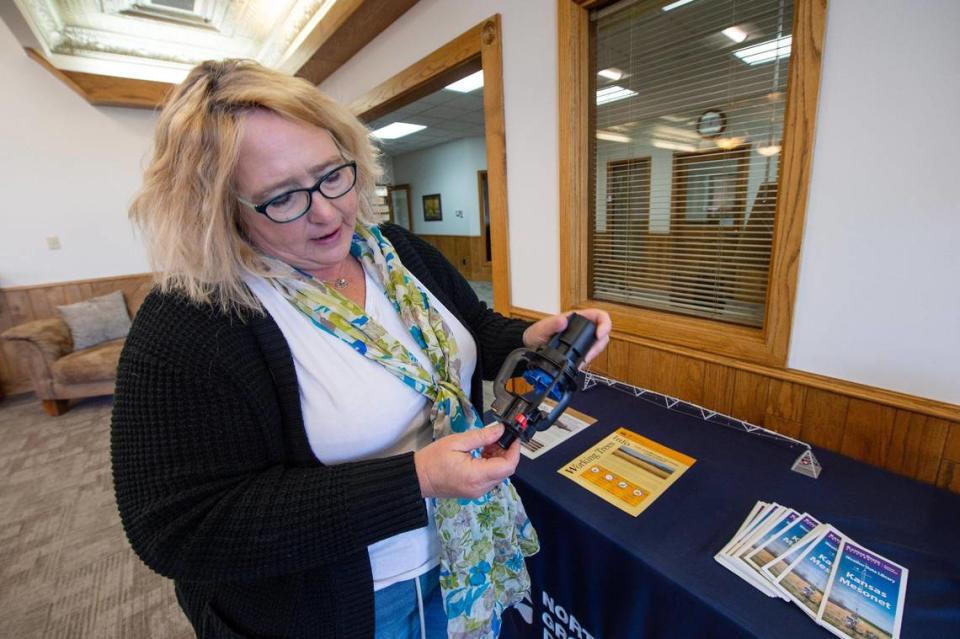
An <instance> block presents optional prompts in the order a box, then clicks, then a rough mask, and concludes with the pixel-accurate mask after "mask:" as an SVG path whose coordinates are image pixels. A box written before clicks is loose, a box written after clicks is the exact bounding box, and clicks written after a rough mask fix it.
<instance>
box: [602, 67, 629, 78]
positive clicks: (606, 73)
mask: <svg viewBox="0 0 960 639" xmlns="http://www.w3.org/2000/svg"><path fill="white" fill-rule="evenodd" d="M597 75H599V76H600V77H601V78H606V79H607V80H613V81H614V82H616V81H617V80H619V79H620V78H622V77H623V71H621V70H620V69H618V68H617V67H610V68H608V69H600V70H599V71H597Z"/></svg>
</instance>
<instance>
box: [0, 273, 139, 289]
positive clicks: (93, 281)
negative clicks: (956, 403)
mask: <svg viewBox="0 0 960 639" xmlns="http://www.w3.org/2000/svg"><path fill="white" fill-rule="evenodd" d="M152 277H153V273H150V272H146V273H131V274H129V275H105V276H103V277H88V278H86V279H82V280H67V281H63V282H44V283H42V284H20V285H17V286H3V287H0V292H2V293H9V292H11V291H34V290H38V289H45V288H60V287H63V286H79V285H81V284H90V285H94V286H96V285H98V284H101V283H104V282H111V283H112V282H122V281H126V280H143V279H144V278H152Z"/></svg>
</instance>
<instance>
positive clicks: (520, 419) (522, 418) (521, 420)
mask: <svg viewBox="0 0 960 639" xmlns="http://www.w3.org/2000/svg"><path fill="white" fill-rule="evenodd" d="M517 423H518V424H520V430H527V416H526V415H524V414H523V413H520V414H519V415H517Z"/></svg>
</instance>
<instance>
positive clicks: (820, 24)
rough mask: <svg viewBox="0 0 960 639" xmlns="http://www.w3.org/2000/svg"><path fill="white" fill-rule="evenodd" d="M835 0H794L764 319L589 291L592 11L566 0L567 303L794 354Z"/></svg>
mask: <svg viewBox="0 0 960 639" xmlns="http://www.w3.org/2000/svg"><path fill="white" fill-rule="evenodd" d="M825 23H826V0H801V1H799V2H798V3H797V6H796V8H795V18H794V43H795V44H794V50H793V57H792V59H791V64H790V71H789V73H790V86H789V89H788V95H787V110H786V120H785V124H786V128H787V130H788V134H787V135H786V136H785V141H784V148H785V150H786V153H785V156H784V157H783V165H782V167H781V174H780V187H779V193H780V200H779V202H778V207H779V210H778V212H777V215H776V219H777V222H776V227H775V229H774V239H773V246H772V256H771V266H770V282H771V283H772V284H771V285H770V286H769V287H768V292H767V300H766V305H767V306H766V317H765V322H764V326H763V328H762V329H754V328H748V327H740V326H734V325H730V324H725V323H722V322H717V321H713V320H706V319H700V318H694V317H686V316H681V315H676V314H672V313H666V312H661V311H655V310H649V309H640V308H636V307H632V306H627V305H624V304H615V303H610V302H602V301H598V300H593V299H590V297H589V283H588V279H587V278H588V272H589V260H588V257H589V255H588V250H589V249H588V247H587V245H588V244H589V242H588V241H587V240H588V234H589V226H588V224H589V215H588V212H589V211H590V193H589V168H588V167H589V162H590V158H589V149H590V143H591V142H592V141H591V140H590V139H589V136H590V131H589V118H590V111H589V109H590V102H589V100H588V99H587V98H588V96H589V95H590V91H589V89H588V86H589V84H588V83H589V82H590V81H591V77H590V76H591V74H590V72H589V66H588V61H589V55H590V51H589V47H590V44H589V37H588V35H589V29H590V24H589V13H588V12H587V10H586V9H584V8H583V7H581V6H580V4H578V3H577V2H575V1H574V0H558V45H559V69H560V77H559V105H560V113H559V122H560V131H559V150H560V185H561V186H560V202H559V208H560V229H561V231H560V260H561V262H560V263H561V268H560V273H561V276H560V277H561V279H560V285H561V289H560V290H561V305H562V308H584V307H591V306H592V307H599V308H603V309H605V310H607V311H608V312H610V314H611V317H612V318H613V320H614V323H615V325H616V326H618V327H619V329H620V330H621V331H623V332H625V333H627V334H631V335H636V336H644V337H645V338H647V339H651V340H654V341H658V342H663V343H665V344H673V345H676V346H679V347H684V348H689V349H695V350H702V351H705V352H707V353H713V354H715V355H722V356H727V357H732V358H734V359H740V360H744V361H747V362H752V363H755V364H760V365H765V366H774V367H777V366H779V367H782V366H784V365H785V364H786V359H787V351H788V347H789V341H790V330H791V323H792V317H793V303H794V295H795V292H796V279H797V267H798V264H799V256H800V243H801V239H802V231H803V219H804V210H805V206H806V197H807V184H808V181H809V175H810V163H811V157H812V150H813V141H814V139H813V135H814V123H815V121H816V107H817V98H818V94H819V86H820V61H821V57H822V50H823V36H824V30H825Z"/></svg>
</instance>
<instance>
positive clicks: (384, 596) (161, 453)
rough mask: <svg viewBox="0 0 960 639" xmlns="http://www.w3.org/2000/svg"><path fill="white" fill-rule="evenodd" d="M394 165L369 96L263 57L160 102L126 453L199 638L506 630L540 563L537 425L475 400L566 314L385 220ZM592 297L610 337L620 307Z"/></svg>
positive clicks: (125, 410)
mask: <svg viewBox="0 0 960 639" xmlns="http://www.w3.org/2000/svg"><path fill="white" fill-rule="evenodd" d="M379 175H380V169H379V167H378V165H377V162H376V155H375V151H374V149H373V147H372V146H371V143H370V141H369V138H368V135H367V131H366V130H365V129H364V127H363V125H362V124H360V122H359V121H358V120H357V119H356V118H355V117H353V116H352V115H351V114H350V113H349V112H348V111H347V110H346V109H344V108H342V107H340V106H339V105H337V104H335V103H334V102H332V101H330V100H329V99H328V98H326V97H325V96H323V95H322V94H321V93H320V92H319V91H317V90H316V88H315V87H313V86H312V85H310V84H309V83H307V82H305V81H303V80H300V79H295V78H290V77H287V76H284V75H281V74H278V73H275V72H272V71H269V70H267V69H265V68H263V67H260V66H259V65H257V64H255V63H252V62H245V61H225V62H207V63H204V64H201V65H200V66H198V67H197V68H195V69H194V70H193V71H192V72H191V73H190V75H189V76H188V77H187V79H186V80H185V81H184V82H183V84H181V85H180V86H179V87H178V88H177V89H175V90H174V92H173V94H172V95H171V96H170V98H169V100H168V102H167V105H166V106H165V108H164V110H163V112H162V113H161V115H160V119H159V121H158V124H157V131H156V140H155V149H154V155H153V158H152V160H151V162H150V164H149V166H148V168H147V171H146V174H145V178H144V186H143V189H142V191H141V193H140V194H139V195H138V197H137V199H136V200H135V202H134V204H133V206H132V208H131V217H132V219H133V220H134V221H135V222H136V223H137V224H138V225H139V226H140V228H141V229H142V230H143V231H144V233H145V235H146V237H147V240H148V245H149V249H150V254H151V258H152V260H153V261H154V265H155V270H156V272H157V273H158V279H159V286H158V288H157V290H155V291H154V292H153V293H151V295H150V296H149V297H148V298H147V299H146V301H145V302H144V304H143V306H142V307H141V309H140V311H139V312H138V314H137V317H136V320H135V322H134V326H133V328H132V330H131V332H130V335H129V336H128V338H127V341H126V345H125V348H124V351H123V355H122V357H121V360H120V366H119V369H118V380H117V389H116V397H115V404H114V413H113V430H112V442H111V443H112V455H113V472H114V481H115V485H116V495H117V503H118V506H119V510H120V515H121V519H122V521H123V525H124V528H125V530H126V532H127V535H128V537H129V539H130V543H131V545H132V546H133V548H134V550H136V552H137V553H138V554H139V555H140V557H141V558H143V560H144V561H145V562H146V563H147V564H148V565H149V566H150V567H151V568H153V569H154V570H156V571H157V572H159V573H160V574H163V575H165V576H168V577H170V578H172V579H173V580H174V582H175V587H176V593H177V597H178V600H179V602H180V605H181V606H182V607H183V609H184V612H185V613H186V615H187V617H188V618H189V619H190V621H191V623H192V624H193V626H194V628H195V629H196V632H197V634H198V636H201V637H237V636H250V637H370V636H374V632H376V636H382V637H403V636H420V633H421V632H423V631H424V629H426V628H428V627H429V628H432V629H435V630H436V631H439V633H440V634H441V636H442V634H443V632H444V630H449V633H450V636H458V637H473V636H478V637H479V636H495V635H496V634H497V632H498V629H499V619H500V614H501V613H502V611H503V610H504V609H505V608H506V607H508V606H510V605H511V604H512V603H514V602H516V601H517V600H519V599H520V598H521V597H522V596H523V593H524V591H525V590H526V589H527V588H528V586H529V579H528V576H527V574H526V569H525V567H524V564H523V557H524V556H529V554H531V553H533V552H535V551H536V549H537V541H536V535H535V533H534V532H533V529H532V527H531V526H530V524H529V522H528V521H527V519H526V515H525V514H524V512H523V507H522V504H521V503H520V501H519V498H518V497H517V496H516V493H515V492H514V490H513V488H512V486H511V485H510V483H509V481H508V480H507V479H506V478H507V477H508V476H509V475H511V474H512V473H513V471H514V469H515V467H516V465H517V462H518V460H519V446H518V444H516V443H515V444H514V445H513V446H512V447H511V448H510V449H509V450H507V451H500V450H499V448H497V446H496V445H495V442H496V441H497V439H498V438H499V436H500V434H501V432H502V426H499V425H497V426H492V427H489V428H481V427H480V426H482V424H481V423H480V422H479V418H478V416H477V413H476V411H475V409H474V406H480V405H481V404H480V402H481V397H482V395H481V390H480V380H481V378H482V377H487V378H490V377H492V376H493V375H495V374H496V372H497V370H498V368H499V366H500V363H501V362H502V360H503V359H504V357H505V356H506V354H507V353H509V352H510V351H511V350H512V349H514V348H516V347H519V346H520V345H521V344H526V345H527V346H530V347H533V346H537V345H539V344H542V343H544V342H545V341H546V340H547V339H548V338H549V337H550V336H551V335H552V334H553V333H555V332H557V331H558V330H561V329H562V328H563V327H564V326H565V324H566V318H565V317H564V316H554V317H551V318H548V319H545V320H541V321H540V322H537V323H534V324H528V323H526V322H520V321H517V320H509V319H506V318H504V317H502V316H500V315H498V314H496V313H494V312H492V311H490V310H489V309H487V308H486V306H485V305H483V304H481V303H480V302H479V301H478V300H477V298H476V296H475V295H474V294H473V293H472V291H471V289H470V288H469V286H468V285H467V284H466V282H465V281H464V280H463V278H462V277H460V275H459V274H458V273H457V272H456V270H455V269H454V268H453V267H452V266H451V265H450V264H449V263H448V262H447V261H446V260H445V259H444V258H443V257H442V256H441V255H440V254H439V253H438V252H437V251H436V250H435V249H433V248H432V247H431V246H429V245H428V244H426V243H424V242H423V241H421V240H419V239H418V238H417V237H416V236H414V235H412V234H410V233H408V232H406V231H405V230H403V229H400V228H399V227H396V226H392V225H384V226H382V227H377V226H372V225H371V224H370V223H369V220H370V219H372V218H371V214H370V211H371V206H370V202H371V195H372V192H373V187H374V185H375V183H376V179H377V177H378V176H379ZM584 314H586V315H588V316H590V317H591V318H593V319H595V320H596V321H597V323H598V331H597V334H598V338H599V339H598V342H597V345H596V346H595V347H594V349H593V352H592V353H591V356H595V355H596V354H597V353H598V352H599V351H600V350H601V349H602V348H603V346H604V345H605V343H606V341H607V335H608V333H609V330H610V322H609V318H608V317H607V316H606V314H604V313H601V312H599V311H584ZM481 451H482V454H481ZM435 498H436V499H435ZM441 589H442V591H443V600H442V602H441V594H440V591H441ZM426 634H427V635H428V636H431V637H432V636H433V635H431V633H430V632H427V633H426Z"/></svg>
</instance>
